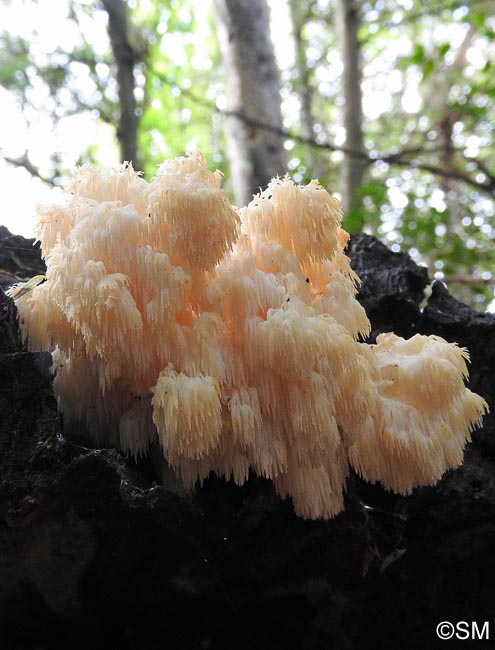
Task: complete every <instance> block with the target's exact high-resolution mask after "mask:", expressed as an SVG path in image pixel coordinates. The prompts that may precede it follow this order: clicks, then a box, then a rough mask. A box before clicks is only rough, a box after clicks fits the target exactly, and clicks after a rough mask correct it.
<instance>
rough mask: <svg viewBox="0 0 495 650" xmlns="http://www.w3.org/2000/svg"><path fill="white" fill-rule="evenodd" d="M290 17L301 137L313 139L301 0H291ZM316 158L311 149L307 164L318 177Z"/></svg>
mask: <svg viewBox="0 0 495 650" xmlns="http://www.w3.org/2000/svg"><path fill="white" fill-rule="evenodd" d="M289 7H290V15H291V22H292V37H293V40H294V53H295V69H296V74H297V95H298V97H299V103H300V106H301V109H300V124H301V135H302V137H303V138H308V139H313V137H314V132H313V125H314V119H313V112H312V108H311V104H312V100H313V91H312V88H311V86H310V83H309V69H308V66H307V63H306V52H305V46H304V39H303V27H304V23H305V16H304V15H303V14H302V11H301V2H300V0H289ZM314 163H315V161H314V156H313V152H312V151H311V148H309V147H308V151H307V153H306V164H307V167H308V168H309V169H311V170H312V171H313V174H314V175H315V176H316V175H317V171H316V170H315V169H314Z"/></svg>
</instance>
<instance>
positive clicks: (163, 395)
mask: <svg viewBox="0 0 495 650" xmlns="http://www.w3.org/2000/svg"><path fill="white" fill-rule="evenodd" d="M220 180H221V175H220V173H219V172H216V173H214V174H213V173H210V172H209V171H208V170H207V168H206V165H205V162H204V160H203V158H202V156H201V155H200V154H199V153H195V154H193V155H192V156H189V157H185V158H178V159H176V160H173V161H171V162H166V163H164V164H163V165H161V167H160V168H159V169H158V173H157V175H156V177H155V178H154V179H153V180H152V181H151V182H150V183H148V182H146V181H145V180H143V179H142V178H141V177H140V175H139V174H137V173H135V172H134V171H133V169H132V167H131V165H129V164H124V165H122V166H121V167H119V168H118V169H116V170H111V171H104V172H96V171H94V170H92V169H91V168H89V167H83V168H81V169H80V170H79V171H78V172H77V174H76V175H75V178H74V179H73V181H72V182H71V184H70V186H69V188H68V192H69V197H68V199H67V202H66V203H65V204H64V205H63V206H50V207H44V208H41V209H40V210H39V223H38V232H37V236H38V239H39V240H40V242H41V246H42V251H43V255H44V257H45V260H46V264H47V273H46V281H45V282H44V283H43V284H39V285H38V286H36V287H35V288H34V289H32V290H26V291H17V297H16V303H17V308H18V311H19V316H20V324H21V329H22V333H23V335H24V337H25V339H26V340H27V342H28V345H29V347H30V349H33V350H50V351H52V354H53V359H54V367H55V368H56V375H55V381H54V390H55V393H56V396H57V399H58V404H59V409H60V411H61V412H62V413H64V416H65V420H66V421H67V422H68V423H69V425H70V424H71V423H72V424H73V425H78V424H79V425H80V424H81V423H82V424H83V425H84V426H85V427H87V428H88V429H89V432H90V433H91V434H92V436H93V437H94V438H95V439H96V440H97V441H98V442H100V443H104V444H116V445H117V446H119V447H120V448H121V449H122V450H123V451H124V452H126V453H130V454H132V455H133V456H135V457H137V456H139V455H141V454H146V453H147V451H148V448H149V446H150V444H151V443H153V442H154V441H159V443H160V445H161V448H162V449H163V454H164V456H165V458H166V460H167V462H168V463H169V464H170V465H171V466H172V467H173V468H174V469H175V471H176V472H177V473H178V475H180V477H181V479H182V481H183V483H184V485H185V486H186V487H192V486H194V485H195V483H196V482H197V481H198V480H199V481H202V480H203V479H204V478H205V477H207V476H208V474H209V473H210V472H211V471H213V472H216V473H217V474H219V475H222V476H225V477H226V478H229V477H232V478H233V479H234V481H235V482H236V483H237V484H242V483H244V481H246V479H247V478H248V474H249V471H250V469H251V470H252V471H254V472H256V473H257V474H259V475H262V476H265V477H268V478H270V479H272V481H273V483H274V485H275V489H276V490H277V492H278V493H279V494H280V495H282V496H290V497H291V498H292V501H293V503H294V508H295V511H296V512H297V514H299V515H301V516H303V517H307V518H318V517H324V518H329V517H333V516H334V515H335V514H336V513H338V512H339V511H340V510H342V508H343V490H344V487H345V479H346V476H347V475H348V472H349V466H352V467H353V468H354V469H355V470H356V471H358V472H359V473H360V474H361V475H362V476H363V477H364V478H365V479H368V480H370V481H381V482H382V483H383V484H384V485H385V487H387V488H390V489H392V490H395V491H398V492H400V493H402V494H406V493H408V492H410V491H411V490H412V488H413V487H414V486H416V485H429V484H433V483H434V482H436V481H437V480H438V479H439V478H440V476H441V475H442V473H443V472H445V470H447V469H448V468H452V467H456V466H457V465H459V464H460V463H461V462H462V457H463V449H464V445H465V443H466V440H468V439H469V434H470V432H471V430H472V429H473V428H474V427H475V426H477V425H479V424H480V422H481V418H482V414H483V412H484V411H485V410H486V403H485V402H484V400H483V399H482V398H481V397H479V396H478V395H475V394H474V393H472V392H471V391H470V390H469V389H467V388H466V387H465V385H464V378H465V377H466V376H467V372H466V359H467V354H466V352H465V351H464V350H463V349H460V348H458V347H457V346H456V345H453V344H449V343H447V342H446V341H444V340H443V339H440V338H438V337H425V336H419V335H417V336H415V337H413V338H412V339H411V340H409V341H405V340H403V339H402V338H399V337H396V336H395V335H394V334H385V335H382V336H380V337H379V338H378V343H377V344H376V345H371V346H370V345H366V344H364V343H361V342H358V339H359V337H360V335H366V334H367V333H368V331H369V327H370V326H369V321H368V319H367V317H366V314H365V312H364V310H363V309H362V307H361V306H360V305H359V303H358V302H357V300H356V299H355V293H356V289H355V285H356V282H357V281H358V278H357V276H356V275H355V273H354V272H353V271H352V270H351V268H350V265H349V260H348V258H347V257H346V255H345V254H344V247H345V245H346V242H347V240H348V235H347V233H346V232H345V231H343V230H342V229H341V228H340V221H341V209H340V206H339V203H338V202H337V201H336V200H335V199H334V198H332V197H331V196H330V195H329V194H328V193H327V192H326V191H325V190H324V189H323V188H322V187H321V186H320V185H319V184H318V183H317V182H316V181H313V182H311V183H310V184H309V185H308V186H306V187H301V186H299V185H295V184H294V183H292V181H290V180H289V179H288V178H285V179H274V180H272V181H271V183H270V184H269V186H268V188H267V190H265V191H264V192H261V193H260V194H259V195H258V196H256V197H255V198H254V199H253V201H252V202H251V203H250V204H249V205H248V206H247V207H245V208H242V209H240V210H236V209H235V208H233V207H232V206H231V204H230V202H229V200H228V198H227V196H226V194H225V193H224V191H223V190H222V189H221V187H220ZM13 294H14V295H16V291H15V290H14V292H13Z"/></svg>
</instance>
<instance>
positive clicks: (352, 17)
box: [337, 0, 366, 211]
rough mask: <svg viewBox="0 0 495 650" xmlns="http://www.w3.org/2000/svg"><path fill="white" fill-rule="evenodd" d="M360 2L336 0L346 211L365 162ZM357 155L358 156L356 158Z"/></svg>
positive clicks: (360, 183) (350, 203) (354, 203)
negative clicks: (342, 66)
mask: <svg viewBox="0 0 495 650" xmlns="http://www.w3.org/2000/svg"><path fill="white" fill-rule="evenodd" d="M359 5H360V1H359V0H338V2H337V10H338V11H337V25H338V31H339V33H340V39H341V43H342V45H341V47H342V59H343V64H344V100H345V104H344V127H345V133H346V137H345V148H346V150H347V152H346V154H345V156H344V164H343V167H342V204H343V207H344V210H345V211H347V210H349V209H350V208H351V207H355V206H356V190H357V189H358V187H360V186H361V185H362V183H363V175H364V170H365V167H366V162H365V160H364V157H363V156H360V155H359V154H360V153H361V152H362V151H363V108H362V92H361V46H360V44H359V41H358V36H357V33H358V28H359ZM356 154H357V155H356Z"/></svg>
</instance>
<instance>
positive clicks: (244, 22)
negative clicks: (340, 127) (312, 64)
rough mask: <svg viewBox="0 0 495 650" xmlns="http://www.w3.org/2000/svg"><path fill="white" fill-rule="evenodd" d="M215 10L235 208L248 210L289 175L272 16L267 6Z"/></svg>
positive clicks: (244, 1) (227, 4)
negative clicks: (273, 184)
mask: <svg viewBox="0 0 495 650" xmlns="http://www.w3.org/2000/svg"><path fill="white" fill-rule="evenodd" d="M214 4H215V14H216V23H217V32H218V40H219V42H220V49H221V52H222V59H223V64H224V68H225V77H226V94H227V112H229V113H231V114H230V115H229V116H228V117H227V122H226V134H227V144H228V149H229V157H230V167H231V179H232V183H233V190H234V195H235V200H236V202H237V203H238V204H239V205H245V204H247V203H249V201H250V200H251V198H252V196H253V194H255V193H256V192H258V191H259V189H260V188H264V187H265V186H266V184H267V183H268V182H269V181H270V179H271V178H272V177H273V176H276V175H277V174H278V175H281V174H285V172H286V170H287V156H286V153H285V149H284V146H283V137H282V135H281V134H280V133H277V129H281V128H282V114H281V109H280V102H281V100H280V88H279V79H278V73H277V68H276V65H275V56H274V53H273V45H272V42H271V38H270V23H269V13H268V7H267V3H266V0H215V2H214ZM232 113H234V115H233V114H232ZM243 118H244V120H243ZM249 120H251V121H252V122H251V123H249ZM254 122H255V123H261V124H263V125H266V126H267V127H272V129H273V130H269V129H263V128H259V127H258V126H256V124H253V123H254Z"/></svg>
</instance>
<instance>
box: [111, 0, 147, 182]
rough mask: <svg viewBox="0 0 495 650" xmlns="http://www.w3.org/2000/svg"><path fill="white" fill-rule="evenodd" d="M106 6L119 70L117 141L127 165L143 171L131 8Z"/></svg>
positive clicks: (115, 0)
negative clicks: (130, 33) (131, 40)
mask: <svg viewBox="0 0 495 650" xmlns="http://www.w3.org/2000/svg"><path fill="white" fill-rule="evenodd" d="M102 4H103V7H104V8H105V10H106V12H107V13H108V35H109V37H110V44H111V47H112V54H113V58H114V61H115V65H116V68H117V86H118V94H119V107H118V108H119V110H118V125H117V139H118V141H119V146H120V156H121V159H122V160H123V161H124V160H126V161H128V162H132V163H133V165H134V167H135V168H136V169H139V161H138V156H137V128H138V117H137V114H136V98H135V95H134V89H135V86H136V82H135V79H134V64H135V62H136V54H135V52H134V50H133V48H132V46H131V44H130V40H129V25H128V22H127V4H126V2H125V0H102Z"/></svg>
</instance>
